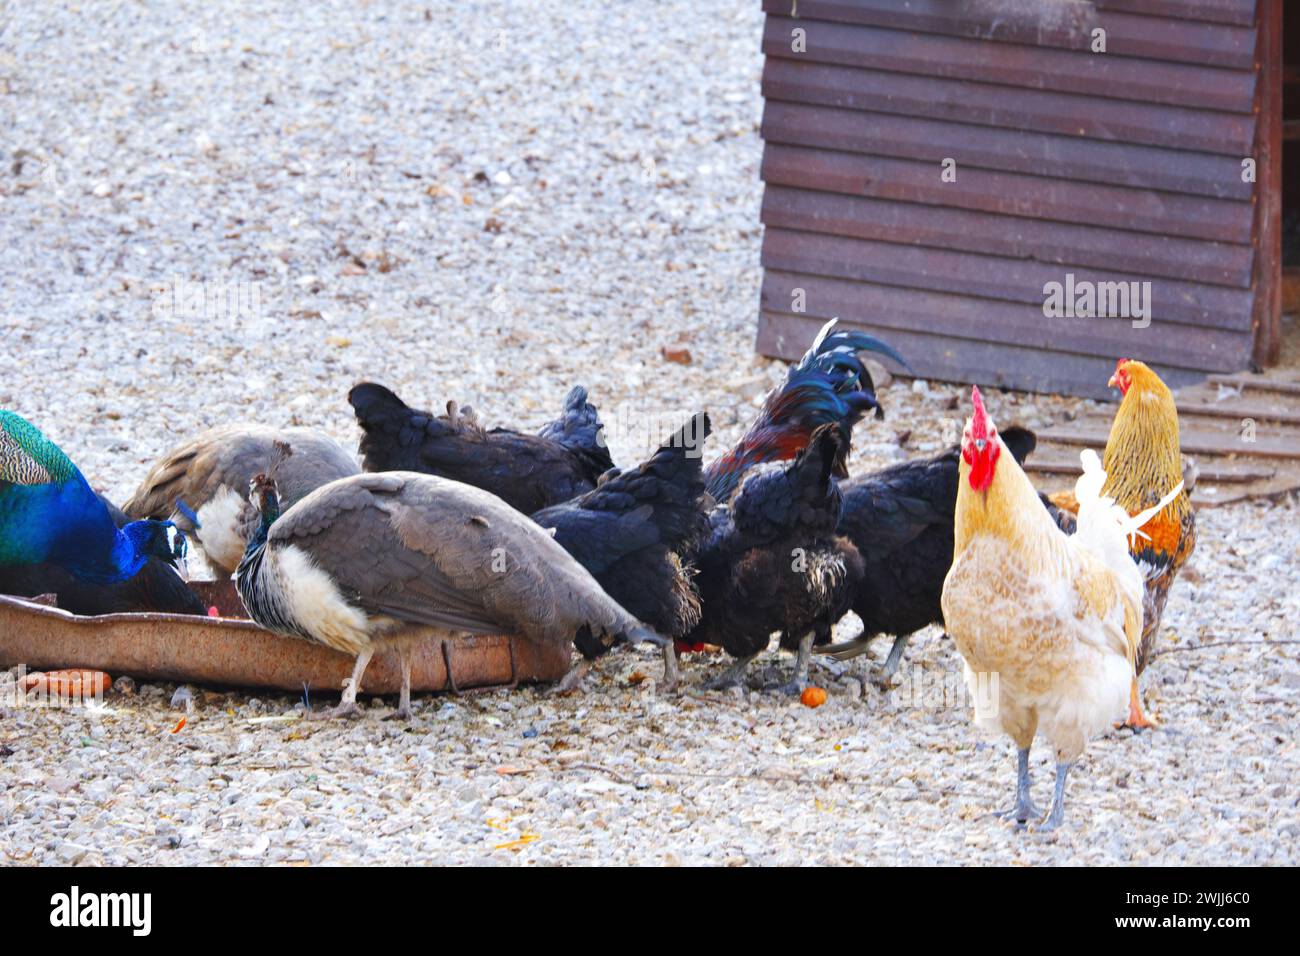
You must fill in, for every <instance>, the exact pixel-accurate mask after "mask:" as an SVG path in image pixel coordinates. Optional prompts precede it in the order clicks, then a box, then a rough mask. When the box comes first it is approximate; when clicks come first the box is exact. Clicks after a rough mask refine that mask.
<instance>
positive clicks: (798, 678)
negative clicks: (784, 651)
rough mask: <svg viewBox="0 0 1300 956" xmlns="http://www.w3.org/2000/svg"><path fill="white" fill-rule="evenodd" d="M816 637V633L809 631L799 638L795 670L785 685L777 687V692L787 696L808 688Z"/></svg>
mask: <svg viewBox="0 0 1300 956" xmlns="http://www.w3.org/2000/svg"><path fill="white" fill-rule="evenodd" d="M815 637H816V632H815V631H809V632H808V633H807V634H805V635H804V636H803V637H801V638H799V652H798V653H797V654H796V655H795V659H794V670H793V671H792V672H791V674H790V679H789V680H788V681H786V682H785V683H784V684H778V685H776V687H775V688H774V689H775V690H778V691H780V692H782V693H785V694H801V693H803V689H804V688H805V687H807V686H808V660H809V658H811V657H812V646H813V638H815Z"/></svg>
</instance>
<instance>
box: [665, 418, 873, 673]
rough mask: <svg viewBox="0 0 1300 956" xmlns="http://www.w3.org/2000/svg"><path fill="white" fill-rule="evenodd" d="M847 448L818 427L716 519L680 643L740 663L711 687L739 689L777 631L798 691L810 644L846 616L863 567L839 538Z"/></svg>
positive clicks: (756, 475)
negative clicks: (692, 623)
mask: <svg viewBox="0 0 1300 956" xmlns="http://www.w3.org/2000/svg"><path fill="white" fill-rule="evenodd" d="M847 442H848V438H847V436H846V435H845V434H844V433H843V431H842V430H841V428H840V426H838V425H834V424H830V425H824V426H822V427H820V428H819V429H817V431H816V432H814V434H813V438H812V441H811V442H810V443H809V445H808V447H807V448H805V449H804V450H803V451H802V452H800V454H799V456H798V457H797V458H795V459H794V461H792V462H787V463H784V464H781V465H765V466H762V467H760V468H758V469H756V470H754V471H751V472H750V473H749V474H748V475H747V476H746V477H745V478H744V480H743V481H742V483H741V485H740V488H739V489H738V490H737V491H736V493H735V496H734V497H733V498H732V499H731V503H730V507H729V508H728V509H726V510H725V511H724V510H721V509H719V510H718V511H716V512H714V514H713V516H712V522H711V523H712V527H711V532H710V537H709V540H708V543H707V544H706V545H705V546H704V548H703V549H702V550H701V552H700V554H699V556H698V558H697V564H698V566H699V577H698V579H697V583H698V585H699V588H700V593H701V595H702V597H703V600H704V608H703V614H702V617H701V621H700V624H699V626H697V627H696V628H695V630H694V631H692V632H691V634H690V635H689V636H688V638H687V640H688V642H691V643H709V644H720V645H721V646H722V647H723V648H725V649H726V651H727V652H728V653H729V654H730V655H732V656H733V657H735V658H737V659H738V660H737V663H736V664H735V666H733V667H732V668H731V669H730V670H729V671H728V672H727V673H726V674H723V675H722V676H721V677H720V678H719V679H717V680H715V681H713V682H711V686H714V687H720V686H729V685H731V684H734V683H737V682H738V681H739V680H740V678H741V676H742V674H743V672H744V668H745V666H746V665H747V664H748V662H749V661H750V660H751V659H752V658H753V657H754V656H755V655H757V654H758V653H760V652H761V651H762V650H763V649H764V648H766V647H767V645H768V643H769V641H770V639H771V635H772V633H773V632H775V631H780V632H782V634H783V635H785V637H784V638H783V642H784V643H787V644H789V643H792V642H797V643H798V646H799V652H800V656H799V660H798V661H797V662H796V665H795V673H794V678H793V680H792V681H791V682H790V684H789V685H787V687H788V688H789V689H798V688H800V687H801V686H802V684H803V681H804V679H805V677H806V669H807V653H808V650H809V648H810V647H811V645H812V642H813V641H814V640H815V639H823V640H824V639H827V638H828V637H829V634H830V628H831V627H832V626H833V625H834V623H835V621H836V620H837V619H838V618H839V617H840V616H841V615H842V614H843V613H844V612H845V611H846V610H847V608H848V602H849V601H850V599H851V597H852V595H853V594H854V593H855V592H856V590H857V587H858V584H859V579H860V577H861V575H862V570H863V569H862V559H861V557H860V556H859V555H858V552H857V548H856V547H855V546H854V545H853V543H852V542H851V541H849V540H848V539H847V538H845V537H843V536H840V535H838V534H836V527H837V525H838V523H839V520H840V515H841V512H842V509H843V500H842V497H841V494H840V491H839V489H838V487H837V486H836V483H835V482H834V481H833V480H832V470H833V468H834V465H835V462H836V461H837V460H839V459H840V458H841V457H842V455H843V454H844V453H845V450H846V449H845V446H846V445H847Z"/></svg>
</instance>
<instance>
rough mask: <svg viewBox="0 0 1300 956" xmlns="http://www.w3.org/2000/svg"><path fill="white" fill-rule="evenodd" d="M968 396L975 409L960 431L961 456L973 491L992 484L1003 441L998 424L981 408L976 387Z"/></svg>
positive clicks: (978, 391) (981, 398)
mask: <svg viewBox="0 0 1300 956" xmlns="http://www.w3.org/2000/svg"><path fill="white" fill-rule="evenodd" d="M970 397H971V402H972V403H973V404H974V406H975V410H974V411H973V412H972V413H971V417H970V419H969V420H968V421H967V422H966V429H965V431H963V432H962V436H961V457H962V460H963V461H964V462H966V464H967V465H969V466H970V486H971V487H972V488H974V489H975V490H976V491H988V488H989V485H991V484H993V472H994V471H995V470H996V468H997V464H998V456H999V455H1001V454H1002V440H1001V439H1000V438H998V427H997V426H996V425H995V424H993V419H992V418H990V417H989V413H988V411H987V410H986V409H985V408H984V398H983V396H981V395H980V390H979V387H978V386H972V387H971V395H970Z"/></svg>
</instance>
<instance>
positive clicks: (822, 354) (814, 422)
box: [705, 319, 911, 503]
mask: <svg viewBox="0 0 1300 956" xmlns="http://www.w3.org/2000/svg"><path fill="white" fill-rule="evenodd" d="M836 321H837V320H835V319H831V320H830V321H829V322H827V323H826V324H825V325H824V326H822V330H821V331H820V332H819V333H818V334H817V338H816V340H815V341H814V342H813V344H812V348H810V349H808V351H807V352H805V353H804V356H803V358H802V359H800V360H799V364H798V365H795V366H792V367H791V369H790V371H789V372H787V373H786V377H785V382H783V383H782V384H781V386H780V387H779V388H777V389H774V390H773V391H772V392H770V393H769V394H768V396H767V399H766V401H764V403H763V410H762V412H760V413H759V416H758V420H757V421H755V422H754V424H753V425H751V426H750V427H749V430H748V431H747V432H745V436H744V437H743V438H742V439H741V440H740V441H739V442H738V443H737V444H736V446H735V447H734V448H732V449H731V451H729V452H727V454H725V455H723V456H722V457H721V458H719V459H718V460H717V461H715V462H713V464H711V465H710V466H709V467H708V469H707V470H706V471H705V481H706V482H707V489H708V492H709V494H710V495H712V496H713V498H714V499H715V500H716V501H718V502H721V503H725V502H726V501H727V499H729V498H730V497H731V494H732V492H734V491H735V489H736V487H737V485H738V484H739V483H740V479H741V477H742V476H743V475H744V473H745V471H746V470H748V469H749V468H751V467H753V466H754V465H756V464H759V463H761V462H766V461H786V460H788V459H790V458H793V457H794V456H795V455H797V454H799V452H801V451H803V449H804V448H805V447H807V445H808V442H809V440H810V439H811V437H812V434H813V432H814V431H816V430H817V428H818V427H819V426H821V425H825V424H827V423H830V422H835V423H837V424H839V425H840V426H841V427H842V428H843V429H844V431H845V434H849V433H850V432H851V431H852V429H853V426H854V425H856V424H857V423H858V422H859V421H861V419H862V417H863V416H864V415H865V414H866V413H867V412H868V411H872V410H874V411H875V413H876V417H877V418H883V417H884V412H883V411H882V409H881V408H880V405H879V403H878V402H877V401H876V391H875V383H874V382H872V380H871V374H870V373H869V372H868V371H867V368H866V366H865V365H864V364H863V362H862V360H861V359H860V358H859V357H858V352H876V353H879V354H881V355H887V356H889V357H890V358H891V359H893V360H894V361H895V362H897V363H898V364H899V365H901V366H902V367H903V368H905V369H907V370H908V371H910V370H911V369H910V367H909V366H908V364H907V362H906V361H905V360H904V359H903V357H902V356H901V355H899V354H898V353H897V352H896V351H894V349H893V348H892V347H890V346H889V345H888V344H886V343H884V342H882V341H880V339H877V338H875V337H873V336H870V335H867V334H866V333H865V332H854V331H851V330H847V329H835V323H836ZM845 448H846V449H847V445H846V446H845ZM834 467H835V474H836V475H838V476H839V477H845V476H847V474H848V469H847V467H846V464H845V462H844V461H843V460H842V459H841V460H838V461H836V462H835V463H834Z"/></svg>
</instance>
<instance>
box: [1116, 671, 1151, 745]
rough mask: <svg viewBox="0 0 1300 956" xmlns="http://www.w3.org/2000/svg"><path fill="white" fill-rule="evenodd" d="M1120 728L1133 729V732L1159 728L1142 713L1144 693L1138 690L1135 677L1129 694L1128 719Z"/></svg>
mask: <svg viewBox="0 0 1300 956" xmlns="http://www.w3.org/2000/svg"><path fill="white" fill-rule="evenodd" d="M1119 726H1121V727H1131V728H1132V729H1133V730H1135V731H1138V730H1147V729H1149V728H1154V727H1159V726H1160V725H1159V724H1157V723H1156V722H1155V721H1154V720H1152V719H1151V718H1150V717H1148V716H1147V715H1146V714H1145V713H1143V712H1142V692H1141V691H1140V690H1138V679H1137V676H1136V675H1134V677H1133V686H1132V687H1130V688H1129V692H1128V719H1127V720H1125V721H1124V722H1123V723H1122V724H1120V725H1119Z"/></svg>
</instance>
